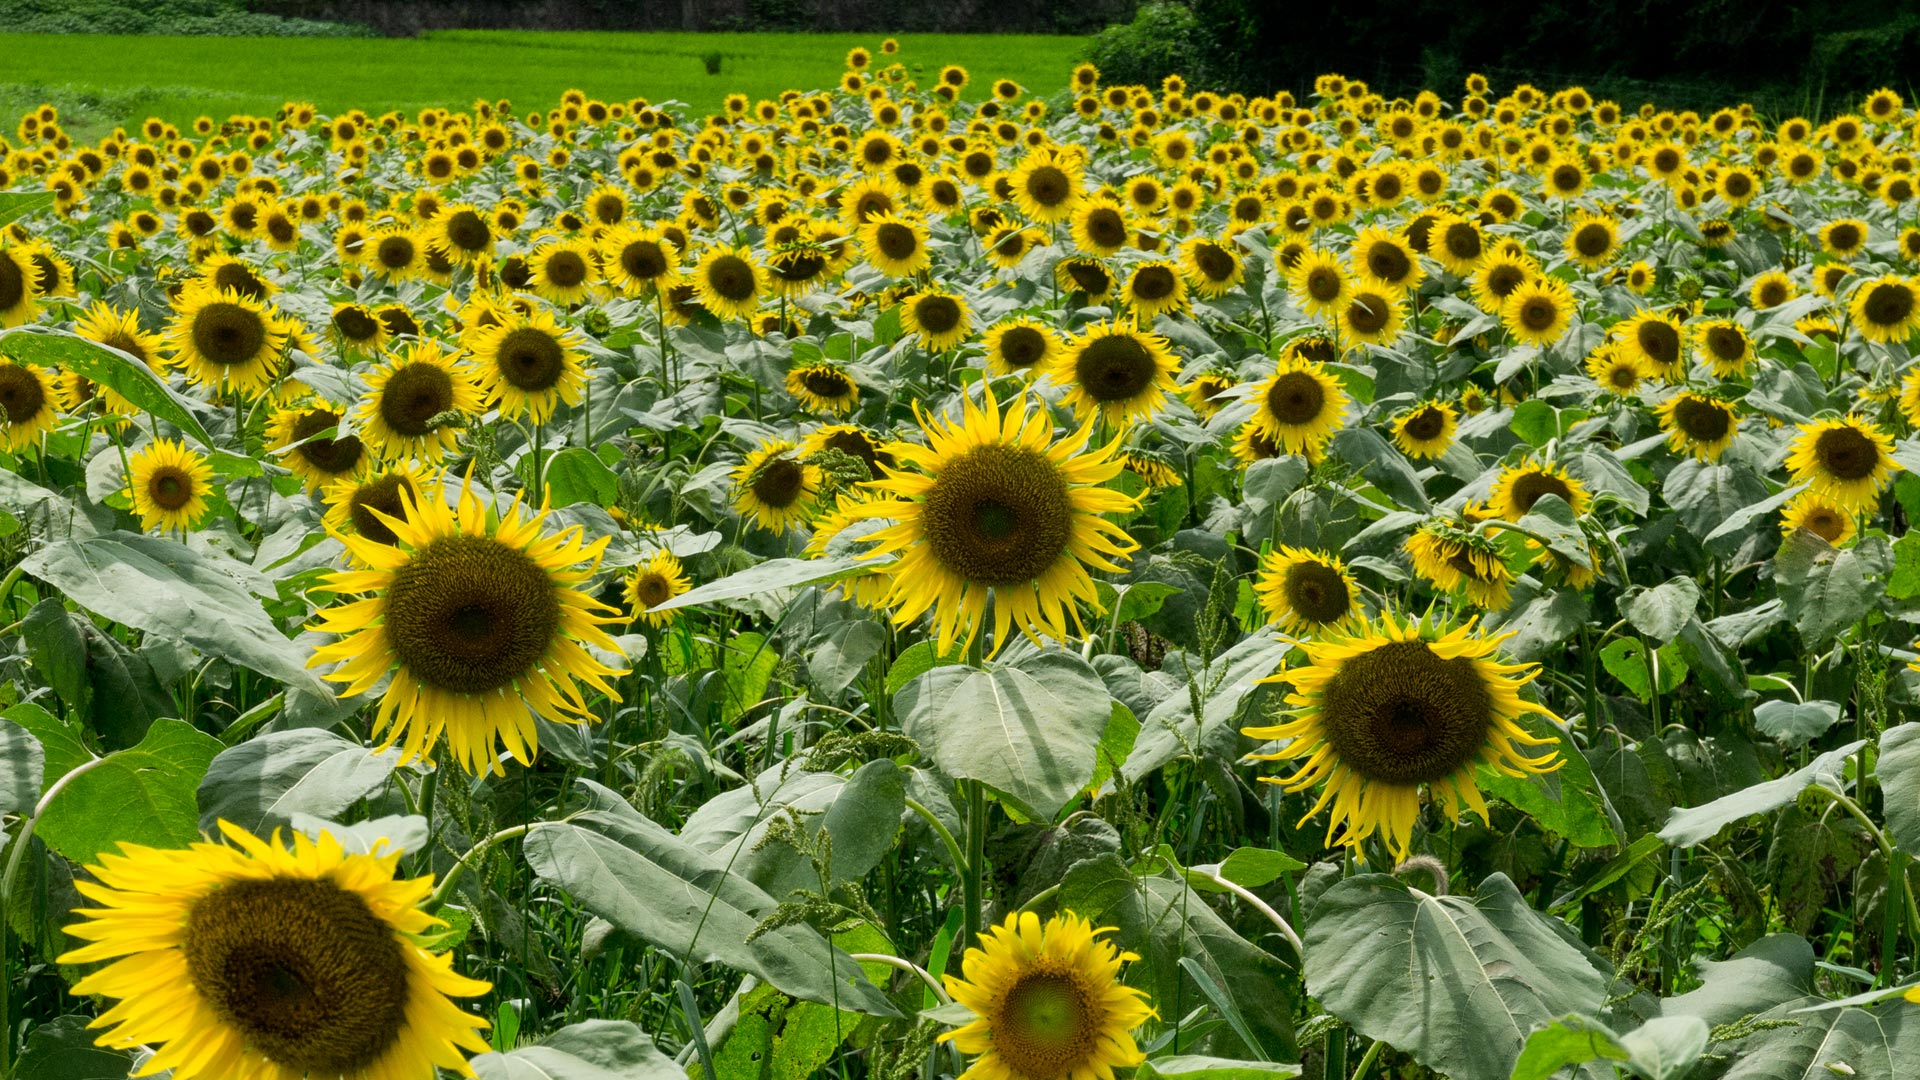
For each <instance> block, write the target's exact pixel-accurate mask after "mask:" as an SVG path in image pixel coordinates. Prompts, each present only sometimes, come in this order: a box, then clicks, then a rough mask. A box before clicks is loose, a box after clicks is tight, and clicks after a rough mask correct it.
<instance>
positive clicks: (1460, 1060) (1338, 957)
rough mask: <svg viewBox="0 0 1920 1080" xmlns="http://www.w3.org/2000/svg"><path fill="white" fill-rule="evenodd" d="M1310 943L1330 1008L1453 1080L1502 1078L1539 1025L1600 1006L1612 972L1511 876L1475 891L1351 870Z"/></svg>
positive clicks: (1328, 899)
mask: <svg viewBox="0 0 1920 1080" xmlns="http://www.w3.org/2000/svg"><path fill="white" fill-rule="evenodd" d="M1306 947H1307V964H1306V976H1307V992H1308V993H1310V994H1312V995H1313V996H1314V997H1316V998H1318V999H1320V1003H1321V1004H1322V1005H1324V1006H1326V1008H1327V1011H1328V1012H1331V1013H1333V1014H1334V1015H1335V1016H1338V1017H1340V1018H1341V1019H1343V1020H1345V1021H1347V1022H1348V1023H1349V1024H1352V1025H1353V1027H1354V1030H1356V1031H1358V1032H1360V1033H1361V1034H1362V1035H1365V1036H1367V1037H1368V1038H1371V1039H1379V1040H1381V1041H1382V1042H1385V1043H1386V1044H1387V1045H1388V1046H1391V1047H1394V1048H1395V1049H1397V1050H1400V1051H1403V1052H1405V1053H1407V1054H1410V1055H1412V1056H1413V1058H1414V1060H1416V1061H1418V1062H1420V1063H1421V1064H1422V1065H1425V1066H1427V1067H1428V1068H1430V1069H1433V1070H1435V1071H1437V1072H1441V1073H1444V1074H1446V1075H1447V1076H1449V1077H1451V1078H1452V1080H1507V1077H1508V1076H1509V1075H1511V1074H1512V1072H1513V1067H1514V1064H1515V1062H1517V1061H1518V1060H1519V1058H1520V1053H1521V1050H1522V1048H1523V1047H1524V1045H1525V1044H1526V1040H1527V1036H1528V1035H1529V1034H1530V1033H1532V1031H1533V1029H1534V1028H1535V1027H1538V1026H1540V1025H1543V1024H1547V1023H1550V1022H1552V1021H1553V1020H1554V1019H1555V1018H1556V1017H1560V1016H1565V1015H1566V1014H1568V1013H1575V1012H1579V1013H1588V1014H1594V1013H1598V1012H1599V1011H1600V1009H1601V1007H1602V1006H1603V1005H1604V1003H1605V998H1606V988H1607V983H1608V980H1609V979H1610V977H1611V974H1612V973H1611V971H1610V970H1609V968H1608V966H1607V964H1606V963H1605V961H1603V960H1601V959H1600V958H1599V957H1597V956H1595V955H1593V954H1592V953H1591V952H1588V951H1587V950H1586V949H1585V948H1583V947H1582V946H1581V945H1580V944H1579V942H1578V940H1577V939H1576V938H1574V937H1573V935H1572V933H1571V932H1570V931H1569V930H1568V929H1567V927H1566V926H1565V925H1564V924H1563V923H1561V922H1560V921H1559V920H1557V919H1553V918H1550V917H1549V916H1546V915H1544V914H1542V913H1540V912H1538V911H1535V910H1534V909H1533V908H1531V907H1529V906H1528V904H1527V901H1526V899H1525V898H1524V897H1522V896H1521V895H1520V892H1519V890H1517V889H1515V888H1514V887H1513V882H1511V881H1509V880H1507V877H1506V875H1504V874H1495V875H1493V876H1492V877H1489V878H1487V879H1486V880H1485V881H1483V882H1481V883H1480V888H1479V892H1478V895H1476V896H1473V897H1461V896H1429V895H1427V894H1426V893H1422V892H1417V891H1415V890H1412V889H1409V888H1407V886H1406V885H1404V884H1402V883H1401V882H1400V881H1399V880H1397V879H1395V878H1392V877H1389V876H1387V875H1384V874H1368V875H1364V876H1361V877H1355V878H1349V879H1348V880H1346V881H1343V882H1340V883H1339V884H1337V885H1335V886H1333V887H1332V888H1331V889H1328V890H1327V892H1326V894H1325V895H1324V896H1322V897H1321V898H1320V902H1319V903H1318V904H1317V905H1316V906H1315V907H1314V909H1313V921H1312V922H1311V923H1310V924H1309V925H1308V927H1307V932H1306Z"/></svg>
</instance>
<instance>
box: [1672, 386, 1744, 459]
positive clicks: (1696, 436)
mask: <svg viewBox="0 0 1920 1080" xmlns="http://www.w3.org/2000/svg"><path fill="white" fill-rule="evenodd" d="M1654 413H1655V414H1656V415H1658V416H1659V417H1660V426H1661V427H1663V428H1665V429H1666V430H1667V447H1668V448H1669V449H1671V450H1672V451H1673V452H1674V453H1676V454H1680V453H1686V454H1692V455H1693V456H1694V457H1696V458H1699V459H1701V460H1703V461H1718V460H1719V459H1720V455H1721V454H1722V453H1724V452H1725V451H1726V449H1727V447H1728V446H1731V445H1732V444H1733V437H1734V435H1735V434H1737V433H1738V432H1739V430H1740V420H1739V414H1738V413H1737V412H1736V411H1735V410H1734V407H1733V406H1732V405H1731V404H1730V403H1728V402H1725V401H1721V400H1720V399H1719V398H1713V397H1708V396H1707V395H1705V394H1696V393H1693V392H1692V391H1685V392H1682V393H1678V394H1675V395H1674V396H1673V397H1671V398H1669V399H1668V400H1667V402H1666V403H1665V404H1663V405H1661V406H1660V407H1659V408H1657V409H1655V410H1654Z"/></svg>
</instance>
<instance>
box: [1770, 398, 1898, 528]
mask: <svg viewBox="0 0 1920 1080" xmlns="http://www.w3.org/2000/svg"><path fill="white" fill-rule="evenodd" d="M1900 467H1901V466H1900V463H1899V462H1897V461H1894V460H1893V440H1892V439H1891V438H1889V437H1888V436H1887V435H1886V434H1885V433H1884V432H1882V431H1881V430H1880V429H1879V428H1877V427H1875V426H1874V425H1873V422H1872V421H1870V420H1865V419H1862V418H1860V417H1857V416H1849V417H1847V418H1845V419H1843V420H1816V421H1814V422H1813V423H1811V424H1801V425H1800V437H1799V438H1797V439H1795V440H1794V441H1793V450H1792V452H1790V453H1789V454H1788V455H1787V470H1788V471H1789V472H1791V473H1792V474H1793V479H1794V482H1796V483H1801V482H1805V483H1810V484H1812V485H1813V490H1814V491H1817V492H1819V493H1820V494H1822V495H1824V496H1826V497H1827V498H1829V499H1831V500H1833V501H1834V502H1835V503H1838V504H1839V505H1840V506H1842V507H1845V508H1846V509H1847V510H1849V511H1859V510H1871V509H1873V508H1874V506H1875V505H1877V504H1878V503H1879V501H1880V492H1881V489H1883V488H1885V487H1886V486H1887V482H1888V481H1889V480H1890V479H1891V478H1892V475H1893V471H1894V470H1895V469H1898V468H1900Z"/></svg>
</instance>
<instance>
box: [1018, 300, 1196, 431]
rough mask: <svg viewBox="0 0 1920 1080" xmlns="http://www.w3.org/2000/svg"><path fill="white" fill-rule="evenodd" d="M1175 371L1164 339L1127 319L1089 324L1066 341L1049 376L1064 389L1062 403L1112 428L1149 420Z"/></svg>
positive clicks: (1171, 387) (1171, 351) (1176, 369)
mask: <svg viewBox="0 0 1920 1080" xmlns="http://www.w3.org/2000/svg"><path fill="white" fill-rule="evenodd" d="M1178 370H1179V362H1178V361H1177V360H1175V359H1174V356H1173V350H1172V348H1171V347H1170V346H1169V344H1168V342H1167V339H1166V338H1163V337H1161V336H1160V335H1158V334H1154V333H1149V332H1147V331H1144V330H1141V329H1140V328H1139V327H1138V326H1136V325H1135V324H1133V323H1132V322H1129V321H1123V320H1120V319H1114V320H1111V321H1109V322H1105V323H1089V324H1088V325H1087V327H1086V329H1085V330H1084V331H1082V332H1081V334H1080V335H1079V336H1078V337H1076V338H1074V339H1073V340H1072V341H1071V342H1069V343H1068V345H1067V347H1066V349H1065V350H1064V351H1062V352H1061V354H1060V357H1059V359H1058V360H1056V361H1055V362H1054V365H1053V368H1052V370H1051V372H1050V375H1051V377H1052V379H1053V381H1054V382H1055V383H1058V384H1060V385H1062V386H1066V387H1068V388H1069V389H1068V390H1067V393H1066V396H1065V397H1064V398H1062V399H1061V400H1062V402H1063V403H1064V404H1066V405H1067V406H1069V407H1071V408H1072V409H1073V410H1074V414H1075V415H1076V416H1079V417H1080V418H1082V419H1086V418H1088V417H1090V416H1092V414H1093V413H1094V412H1096V411H1097V412H1098V413H1099V414H1100V418H1101V419H1102V420H1103V421H1104V422H1106V423H1111V424H1125V423H1127V422H1129V421H1131V420H1134V419H1136V418H1139V417H1143V416H1150V415H1152V414H1153V413H1154V412H1155V411H1156V410H1158V409H1159V408H1160V405H1161V403H1162V402H1163V401H1164V400H1165V399H1166V395H1167V393H1168V392H1169V391H1171V390H1173V389H1175V385H1174V381H1173V376H1174V374H1175V372H1177V371H1178Z"/></svg>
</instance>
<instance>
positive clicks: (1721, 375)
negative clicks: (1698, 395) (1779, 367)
mask: <svg viewBox="0 0 1920 1080" xmlns="http://www.w3.org/2000/svg"><path fill="white" fill-rule="evenodd" d="M1692 329H1693V340H1694V342H1695V344H1696V345H1697V346H1698V347H1699V350H1700V357H1701V359H1703V360H1705V361H1706V362H1707V367H1708V368H1709V369H1710V370H1712V372H1713V374H1714V377H1715V378H1718V379H1737V378H1739V377H1740V376H1742V375H1744V374H1746V371H1747V365H1749V364H1751V363H1753V360H1754V352H1753V342H1752V341H1751V340H1750V339H1748V337H1747V331H1746V330H1745V328H1743V327H1742V326H1741V325H1740V324H1739V323H1737V322H1734V321H1733V320H1732V319H1708V320H1706V321H1704V322H1701V323H1697V324H1695V325H1694V326H1693V327H1692Z"/></svg>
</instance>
